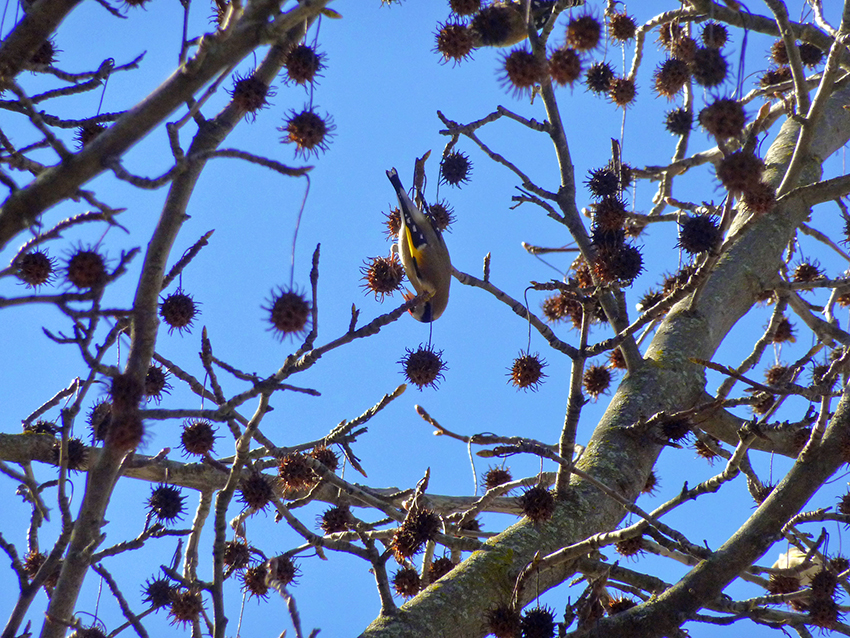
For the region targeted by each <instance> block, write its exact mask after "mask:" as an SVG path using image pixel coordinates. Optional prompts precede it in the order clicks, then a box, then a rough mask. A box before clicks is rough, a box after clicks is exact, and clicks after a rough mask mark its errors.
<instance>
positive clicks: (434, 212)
mask: <svg viewBox="0 0 850 638" xmlns="http://www.w3.org/2000/svg"><path fill="white" fill-rule="evenodd" d="M428 210H429V211H430V212H431V218H432V219H433V220H434V226H435V227H436V228H437V230H439V231H440V232H441V233H442V232H443V231H445V230H447V229H448V227H449V226H451V225H452V224H453V223H454V221H455V216H454V209H453V208H452V207H451V206H449V203H448V202H447V201H446V200H444V199H442V200H440V201H439V202H435V203H433V204H431V205H430V206H429V207H428ZM449 232H451V231H449ZM396 234H398V233H396Z"/></svg>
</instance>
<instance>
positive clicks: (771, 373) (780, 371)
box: [764, 365, 789, 385]
mask: <svg viewBox="0 0 850 638" xmlns="http://www.w3.org/2000/svg"><path fill="white" fill-rule="evenodd" d="M788 370H789V368H788V366H783V365H775V366H770V367H769V368H768V369H767V370H765V373H764V380H765V382H766V383H767V384H768V385H777V384H779V383H783V382H784V381H786V380H787V375H788Z"/></svg>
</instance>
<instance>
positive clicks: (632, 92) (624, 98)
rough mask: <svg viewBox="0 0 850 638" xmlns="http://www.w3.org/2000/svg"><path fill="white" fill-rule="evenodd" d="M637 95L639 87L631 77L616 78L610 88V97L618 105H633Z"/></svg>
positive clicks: (623, 106) (622, 106)
mask: <svg viewBox="0 0 850 638" xmlns="http://www.w3.org/2000/svg"><path fill="white" fill-rule="evenodd" d="M636 97H637V87H636V86H635V81H634V80H632V79H631V78H614V79H613V80H611V86H610V88H609V89H608V98H609V99H610V100H611V101H612V102H613V103H614V104H616V105H617V106H619V107H621V108H626V107H628V106H631V105H632V104H633V103H634V101H635V98H636Z"/></svg>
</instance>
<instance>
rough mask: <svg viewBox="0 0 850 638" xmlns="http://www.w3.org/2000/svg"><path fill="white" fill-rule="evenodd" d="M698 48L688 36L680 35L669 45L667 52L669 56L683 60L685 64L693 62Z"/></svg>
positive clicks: (695, 42)
mask: <svg viewBox="0 0 850 638" xmlns="http://www.w3.org/2000/svg"><path fill="white" fill-rule="evenodd" d="M698 48H699V46H698V45H697V41H696V40H694V39H693V38H691V37H689V36H686V35H682V36H679V37H678V38H676V39H675V40H673V42H671V43H670V48H669V50H670V55H671V56H673V57H674V58H678V59H680V60H684V61H685V62H693V61H694V56H695V55H696V52H697V49H698Z"/></svg>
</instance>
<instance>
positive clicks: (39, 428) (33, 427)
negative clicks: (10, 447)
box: [24, 419, 59, 437]
mask: <svg viewBox="0 0 850 638" xmlns="http://www.w3.org/2000/svg"><path fill="white" fill-rule="evenodd" d="M58 431H59V428H57V427H56V426H55V425H54V424H53V423H51V422H50V421H45V420H43V419H38V420H37V421H34V422H33V423H26V424H24V434H48V435H50V436H53V437H55V436H56V433H57V432H58Z"/></svg>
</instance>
